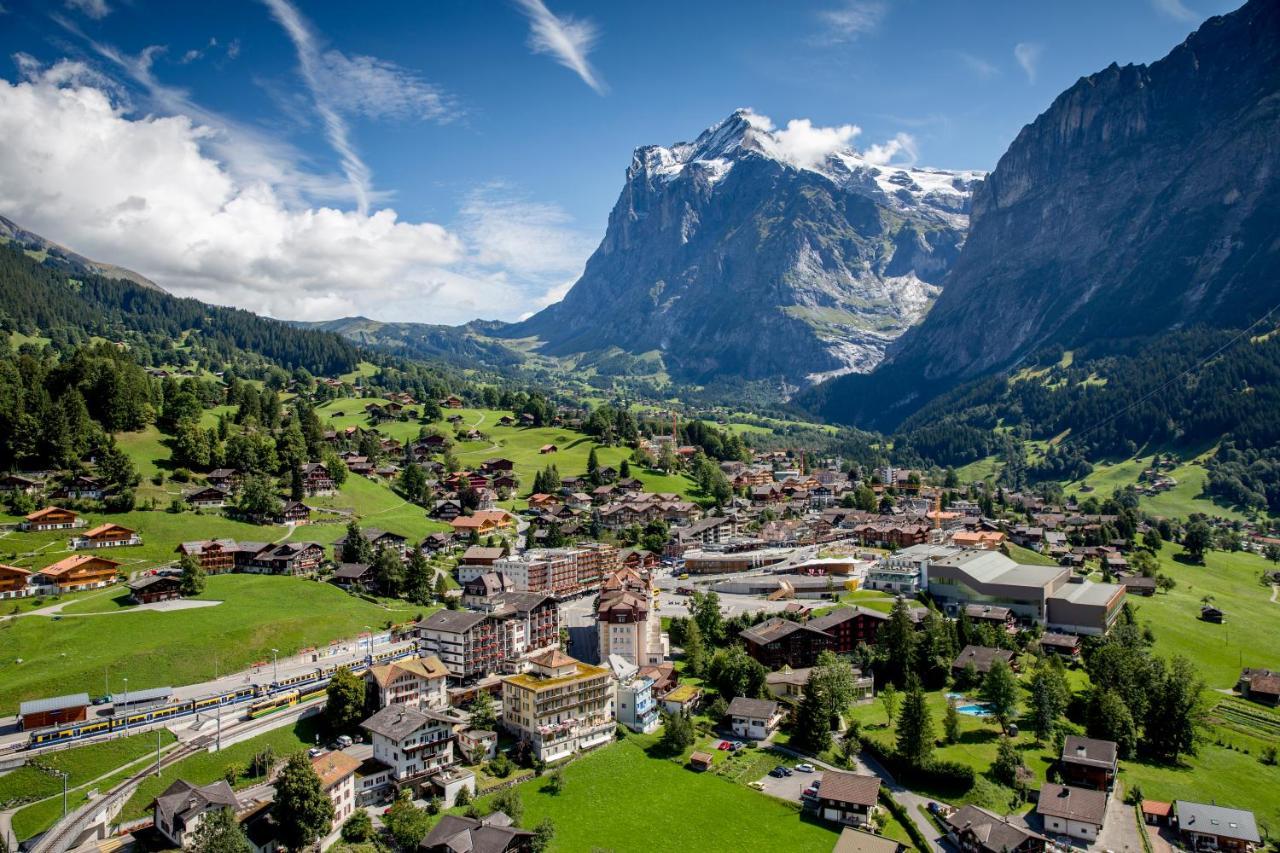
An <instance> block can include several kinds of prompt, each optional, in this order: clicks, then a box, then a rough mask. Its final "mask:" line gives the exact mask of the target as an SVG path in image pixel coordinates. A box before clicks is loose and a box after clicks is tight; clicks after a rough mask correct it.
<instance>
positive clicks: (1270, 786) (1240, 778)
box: [1120, 736, 1280, 834]
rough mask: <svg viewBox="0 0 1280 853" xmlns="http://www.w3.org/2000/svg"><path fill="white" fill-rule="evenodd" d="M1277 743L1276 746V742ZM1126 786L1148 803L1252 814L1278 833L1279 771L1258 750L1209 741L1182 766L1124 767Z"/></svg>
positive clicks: (1131, 764)
mask: <svg viewBox="0 0 1280 853" xmlns="http://www.w3.org/2000/svg"><path fill="white" fill-rule="evenodd" d="M1273 743H1274V741H1273ZM1120 779H1121V780H1122V781H1123V782H1124V784H1125V785H1126V787H1130V788H1131V787H1132V786H1134V785H1137V786H1139V787H1140V788H1142V795H1143V796H1144V797H1146V798H1147V799H1152V800H1163V801H1165V802H1172V801H1174V800H1176V799H1188V800H1195V801H1196V802H1200V803H1211V802H1216V803H1217V804H1218V805H1220V806H1232V807H1234V808H1240V809H1250V810H1251V811H1253V812H1254V813H1255V815H1256V816H1257V818H1258V823H1260V824H1265V825H1266V826H1267V827H1268V828H1270V829H1271V831H1272V833H1273V834H1274V832H1275V830H1276V829H1277V828H1280V766H1276V765H1267V764H1263V763H1262V762H1261V761H1259V760H1258V751H1257V750H1256V749H1255V750H1252V751H1251V753H1250V754H1246V753H1244V752H1242V751H1239V750H1234V749H1227V748H1226V747H1222V746H1218V745H1217V744H1215V743H1213V742H1212V736H1211V742H1210V743H1207V744H1205V745H1204V746H1202V747H1200V750H1199V753H1198V754H1197V755H1195V756H1193V757H1191V758H1190V759H1189V763H1188V765H1186V766H1182V767H1170V766H1167V765H1152V764H1143V763H1140V762H1137V761H1122V762H1121V763H1120Z"/></svg>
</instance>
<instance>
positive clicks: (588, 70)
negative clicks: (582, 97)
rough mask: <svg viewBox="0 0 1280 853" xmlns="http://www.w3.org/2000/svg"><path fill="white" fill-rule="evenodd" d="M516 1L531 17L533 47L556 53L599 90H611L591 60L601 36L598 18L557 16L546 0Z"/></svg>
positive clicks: (559, 61)
mask: <svg viewBox="0 0 1280 853" xmlns="http://www.w3.org/2000/svg"><path fill="white" fill-rule="evenodd" d="M516 5H518V6H519V7H520V11H522V12H524V14H525V15H526V16H527V17H528V18H529V49H530V50H532V51H533V52H534V53H545V54H547V55H548V56H551V57H553V58H554V59H555V61H556V62H558V63H560V64H561V65H563V66H564V67H565V68H568V69H569V70H571V71H572V72H573V73H575V74H577V75H578V76H579V77H581V78H582V82H584V83H586V84H587V85H588V86H590V87H591V88H592V89H594V90H595V92H596V94H598V95H603V94H604V93H605V92H606V91H608V87H607V86H606V85H605V82H604V80H603V79H601V77H600V75H599V74H598V73H596V70H595V69H594V68H593V67H591V63H590V62H589V61H588V60H587V57H588V55H590V53H591V50H592V48H594V47H595V44H596V42H597V41H598V40H599V38H600V30H599V28H598V27H597V26H596V25H595V23H594V22H592V21H590V20H587V19H578V18H573V17H571V16H569V15H565V16H563V17H557V16H556V15H554V14H552V12H551V10H550V9H548V8H547V4H546V3H544V2H542V0H516Z"/></svg>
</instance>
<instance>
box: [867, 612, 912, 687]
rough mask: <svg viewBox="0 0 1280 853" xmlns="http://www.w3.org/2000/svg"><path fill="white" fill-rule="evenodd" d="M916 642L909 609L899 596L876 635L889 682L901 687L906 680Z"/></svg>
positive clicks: (910, 668)
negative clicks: (887, 620)
mask: <svg viewBox="0 0 1280 853" xmlns="http://www.w3.org/2000/svg"><path fill="white" fill-rule="evenodd" d="M916 643H917V637H916V630H915V624H914V623H913V622H912V621H911V610H910V608H909V607H908V606H907V600H906V599H905V598H899V599H898V600H897V601H895V602H894V603H893V609H892V610H891V611H890V612H889V622H888V624H886V625H885V626H884V627H882V628H881V629H880V632H879V633H878V634H877V635H876V645H878V646H879V647H880V649H881V651H882V652H883V656H884V670H885V678H886V679H887V680H888V681H889V682H890V683H892V684H894V685H896V686H899V687H901V686H902V685H903V684H904V683H905V682H906V679H907V673H909V672H911V671H912V670H913V669H914V666H915V649H916Z"/></svg>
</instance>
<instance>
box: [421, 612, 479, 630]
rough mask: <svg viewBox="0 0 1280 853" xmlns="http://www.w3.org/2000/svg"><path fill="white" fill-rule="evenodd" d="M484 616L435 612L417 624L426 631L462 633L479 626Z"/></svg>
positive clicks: (472, 613) (471, 613) (467, 613)
mask: <svg viewBox="0 0 1280 853" xmlns="http://www.w3.org/2000/svg"><path fill="white" fill-rule="evenodd" d="M486 616H487V614H485V613H474V612H472V611H470V610H437V611H436V612H435V613H432V614H431V615H430V616H428V617H427V618H426V619H424V620H422V621H421V622H419V623H418V627H419V628H421V629H423V630H427V631H449V632H451V633H462V632H463V631H469V630H471V629H472V628H474V627H475V626H477V625H479V624H480V623H481V622H483V621H484V620H485V618H486Z"/></svg>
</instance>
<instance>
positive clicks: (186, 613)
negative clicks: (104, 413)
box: [0, 575, 429, 714]
mask: <svg viewBox="0 0 1280 853" xmlns="http://www.w3.org/2000/svg"><path fill="white" fill-rule="evenodd" d="M200 597H201V598H205V599H209V600H217V601H222V602H223V603H222V604H220V605H218V606H216V607H206V608H201V609H197V610H180V611H173V612H168V613H161V612H155V611H141V612H132V613H130V612H117V613H109V614H106V615H96V616H94V615H86V616H67V617H65V618H63V619H61V620H59V621H56V622H55V621H53V620H51V619H49V618H48V617H44V616H23V617H20V618H16V619H9V620H7V621H5V622H4V623H0V646H4V648H5V650H6V652H5V656H4V658H3V659H2V660H0V685H3V690H0V694H2V695H3V699H0V713H6V714H9V713H13V712H14V711H15V710H16V706H17V704H18V703H19V702H21V701H23V700H27V699H37V698H42V697H46V696H60V695H63V694H66V693H76V692H80V691H88V692H91V693H94V694H96V693H97V692H98V691H99V690H100V689H102V688H103V684H104V677H107V676H109V678H110V685H111V688H112V689H120V686H121V684H122V682H121V680H120V679H121V678H122V677H124V676H128V678H129V686H130V687H131V688H133V689H135V690H139V689H143V688H147V687H160V686H165V685H181V684H191V683H195V682H199V681H204V680H207V679H210V678H213V677H214V676H215V674H217V673H222V674H226V673H228V672H233V671H235V670H238V669H242V668H245V667H247V666H249V665H250V664H252V663H253V662H255V661H259V660H264V659H270V657H271V649H272V648H277V649H280V650H281V653H282V656H284V655H286V654H292V653H293V652H294V651H296V650H297V649H300V648H307V647H310V646H324V645H328V644H329V642H330V641H332V640H336V639H342V638H346V637H353V636H355V635H356V634H358V633H360V632H361V631H362V630H363V629H364V626H365V625H373V626H375V627H378V626H382V625H385V624H387V623H388V622H397V623H398V622H405V621H408V620H410V619H413V618H415V616H416V615H417V614H418V613H423V612H429V609H426V610H424V609H423V608H416V607H412V606H411V605H408V604H406V605H404V609H397V610H389V609H386V608H384V607H381V606H379V605H376V604H372V603H370V602H368V601H364V600H363V599H361V598H358V597H355V596H352V595H348V594H347V593H345V592H342V591H341V590H339V589H338V588H337V587H334V586H332V585H330V584H326V583H317V582H315V581H309V580H302V579H299V578H291V577H274V576H265V575H219V576H216V577H211V578H209V579H208V587H207V588H206V590H205V592H204V593H203V594H202V595H201V596H200ZM98 602H99V600H98V599H93V600H92V602H91V603H92V604H93V607H94V608H96V607H98V606H101V607H102V608H103V609H107V608H108V607H109V606H110V603H109V602H108V601H102V602H101V604H98ZM76 606H77V607H78V608H85V609H91V608H90V603H79V602H78V603H77V605H76ZM18 661H21V663H19V662H18Z"/></svg>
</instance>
